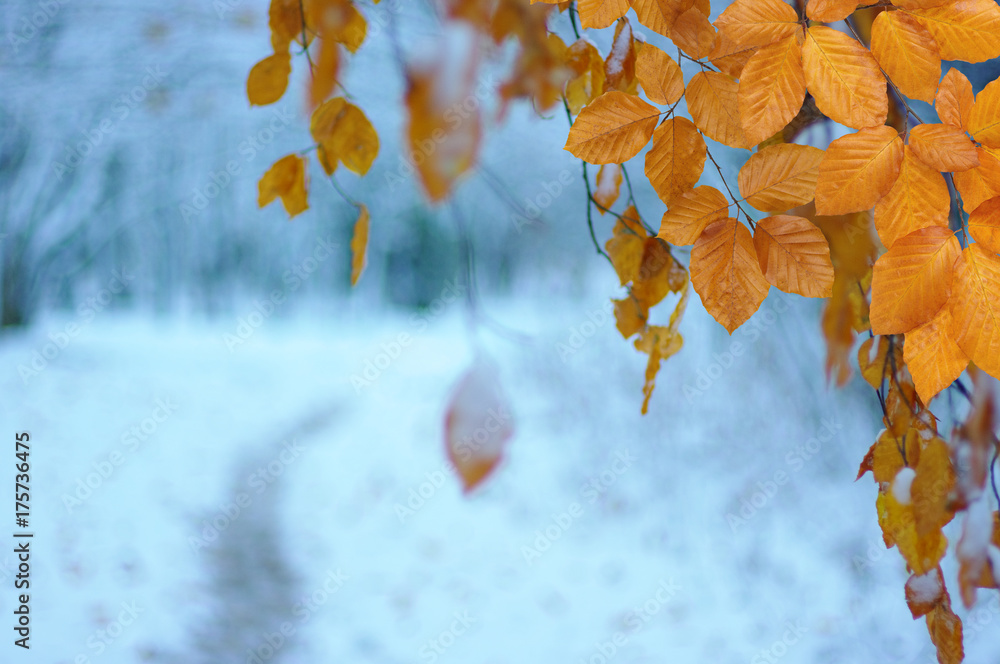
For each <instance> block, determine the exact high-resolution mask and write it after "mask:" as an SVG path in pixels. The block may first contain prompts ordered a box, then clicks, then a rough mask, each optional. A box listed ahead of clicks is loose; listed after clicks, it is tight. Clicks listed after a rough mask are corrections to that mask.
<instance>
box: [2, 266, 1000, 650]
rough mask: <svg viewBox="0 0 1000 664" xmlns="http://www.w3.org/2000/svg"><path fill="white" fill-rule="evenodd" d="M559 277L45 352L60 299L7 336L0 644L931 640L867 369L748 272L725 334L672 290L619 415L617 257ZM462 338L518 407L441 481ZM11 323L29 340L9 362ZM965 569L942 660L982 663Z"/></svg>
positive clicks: (647, 644) (94, 339)
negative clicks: (20, 479)
mask: <svg viewBox="0 0 1000 664" xmlns="http://www.w3.org/2000/svg"><path fill="white" fill-rule="evenodd" d="M602 276H606V277H609V278H608V279H605V280H604V282H603V283H605V284H611V283H612V281H611V280H612V279H613V277H611V276H610V271H608V274H606V275H602ZM583 290H584V291H585V292H586V293H587V295H586V296H584V297H582V298H580V299H578V300H570V299H567V298H555V299H554V300H553V299H552V298H544V297H542V296H541V294H538V295H535V296H533V297H527V296H525V297H520V298H518V299H516V300H511V301H509V302H497V301H488V302H486V303H485V305H486V307H487V309H488V310H489V312H490V313H491V315H493V316H494V317H495V318H496V319H498V320H499V321H501V322H503V323H504V324H505V325H508V326H509V327H511V328H514V329H516V330H517V331H519V332H520V333H522V334H523V335H525V339H523V340H522V339H520V338H518V340H515V341H512V340H509V339H504V338H500V337H498V336H497V335H495V334H493V333H492V332H489V331H484V330H480V331H479V332H478V333H475V334H471V333H470V331H469V327H468V325H467V324H466V320H465V317H464V315H463V313H462V307H461V305H460V304H442V305H441V307H440V309H441V310H440V312H439V313H437V314H431V313H429V312H428V313H426V314H421V315H418V316H417V317H414V316H413V315H412V314H409V313H401V312H392V311H388V312H383V313H380V314H375V313H372V310H371V308H370V307H368V306H365V305H364V303H359V301H358V299H357V298H355V299H354V300H352V301H350V302H348V303H345V304H343V305H342V306H338V307H327V308H325V309H324V308H322V307H316V308H314V310H313V312H312V313H310V314H309V315H306V314H305V313H303V312H304V310H305V308H304V307H303V308H299V309H296V311H297V312H298V313H296V314H295V315H292V316H289V317H287V318H277V317H273V318H271V319H267V320H264V322H263V323H262V324H260V326H259V327H256V328H253V334H252V335H251V336H250V337H249V338H248V339H247V340H246V342H245V343H243V344H241V345H233V344H232V338H229V337H227V336H226V335H235V334H236V333H237V328H238V325H239V319H241V318H242V319H246V320H248V322H258V319H257V318H256V317H254V318H253V321H249V317H250V315H251V313H252V312H253V311H254V310H253V308H247V310H246V311H245V312H244V313H243V314H241V315H234V316H232V317H231V318H225V317H224V318H222V319H219V320H216V321H213V322H204V321H186V322H180V321H177V320H173V319H164V320H157V319H146V318H137V317H123V316H117V315H111V314H107V313H105V314H102V315H99V316H97V317H95V319H94V320H93V321H92V322H89V323H88V324H87V325H85V326H84V327H83V328H82V331H80V332H79V333H78V334H77V335H75V336H73V337H71V338H69V342H68V344H67V345H66V347H65V348H63V349H59V350H58V352H57V353H54V352H53V349H52V348H49V349H47V350H46V347H45V345H46V343H47V342H48V341H49V335H50V334H52V335H53V336H54V337H56V338H59V339H61V337H59V332H60V331H63V330H65V327H66V325H67V324H68V323H73V322H77V323H79V322H80V321H74V319H71V318H48V319H44V320H42V321H40V322H39V323H38V324H37V325H35V326H34V327H32V328H31V329H30V330H29V331H27V332H23V333H20V334H17V335H8V336H6V337H4V338H3V339H2V340H0V394H2V395H3V396H2V398H0V421H2V422H3V423H4V430H5V431H6V433H5V435H7V436H8V437H11V436H12V434H13V432H15V431H20V430H28V431H30V433H31V444H32V448H31V450H32V456H31V463H32V478H31V482H32V512H33V513H32V521H33V523H32V527H33V528H34V531H35V533H36V535H35V539H34V541H33V543H32V546H33V547H34V548H33V552H32V556H33V557H32V571H31V574H32V587H31V590H32V599H31V602H32V625H33V632H32V640H31V645H32V648H31V650H30V652H27V653H25V652H21V651H20V649H16V648H14V647H13V646H12V645H11V644H10V643H8V644H4V646H3V652H4V653H8V654H5V655H3V656H2V657H0V661H4V662H19V661H28V662H39V663H45V664H70V663H73V664H86V663H88V662H93V663H102V664H118V663H132V662H169V663H173V662H185V663H188V662H193V663H202V662H204V663H206V664H207V663H209V662H212V663H221V664H225V663H228V662H233V663H237V662H239V663H245V662H257V663H258V664H260V663H262V662H287V663H299V662H301V663H306V662H308V663H310V664H323V663H326V662H330V663H333V662H337V663H351V664H354V663H358V664H360V663H363V662H373V663H379V664H397V663H404V662H428V663H430V662H442V663H444V662H456V663H462V664H469V663H472V662H481V663H483V664H500V663H501V662H510V663H528V664H543V663H549V662H568V663H570V662H571V663H573V664H576V663H578V662H579V663H586V664H602V663H605V662H620V663H622V664H626V663H640V662H641V663H650V662H665V663H666V662H669V663H676V662H684V663H687V662H691V663H694V662H724V663H727V664H728V663H730V662H732V663H740V662H748V663H751V664H756V663H758V662H773V661H778V660H783V661H788V662H809V663H823V662H880V663H885V662H897V663H900V664H908V663H910V662H919V663H920V664H923V663H924V662H931V661H934V657H933V650H932V648H931V646H930V645H929V640H928V637H927V634H926V630H925V627H924V624H923V620H919V621H914V620H912V619H911V618H910V615H909V612H908V610H907V608H906V604H905V602H904V599H903V583H904V581H905V578H906V575H905V571H904V565H903V562H902V560H901V558H900V557H899V554H898V553H897V552H896V551H895V550H893V551H885V549H884V547H883V546H882V544H881V537H880V533H879V530H878V526H877V524H876V519H875V509H874V497H875V487H874V486H873V485H872V483H871V481H870V479H867V478H866V479H864V480H862V481H860V482H858V483H855V482H854V481H853V480H854V476H855V473H856V469H857V465H858V462H859V461H860V459H861V457H862V456H863V455H864V453H865V451H866V450H867V448H868V446H869V444H870V443H871V441H872V439H873V437H874V435H875V433H876V430H877V429H878V428H879V424H878V418H877V416H876V415H875V413H874V411H873V408H872V399H871V395H870V393H866V392H865V391H864V390H862V389H861V388H860V387H859V386H857V385H854V386H852V387H850V388H848V389H847V390H844V391H837V390H834V389H832V388H827V387H826V386H825V385H824V381H823V380H822V352H823V349H822V345H821V341H820V339H819V338H818V335H817V333H816V330H815V328H816V322H815V321H816V320H817V315H816V314H817V311H816V309H815V305H814V304H809V303H806V302H804V301H803V300H802V299H800V298H793V297H785V296H782V295H781V294H780V293H772V296H771V298H770V299H769V300H768V301H767V302H766V303H765V305H764V307H763V308H762V310H761V311H760V312H758V314H757V315H756V316H755V317H754V319H753V320H752V321H751V323H750V324H748V325H749V326H748V327H747V328H745V329H744V330H740V331H737V333H736V334H735V335H734V336H733V338H732V339H730V338H729V337H728V336H727V335H725V333H724V331H722V330H721V328H720V327H719V326H718V325H716V324H715V323H714V322H712V321H711V320H710V319H709V318H708V316H707V314H705V312H704V310H702V309H701V308H700V306H699V305H698V304H697V302H696V301H695V302H693V303H692V306H691V307H690V308H689V312H688V316H687V319H686V320H685V322H684V324H683V326H682V332H683V333H684V335H685V337H686V345H685V348H684V350H683V351H682V352H681V354H680V355H679V356H677V357H675V358H673V359H671V360H670V361H669V362H667V363H666V364H665V365H664V367H663V369H662V371H661V373H660V377H659V380H658V386H657V388H656V392H655V394H654V396H653V399H652V402H651V406H650V414H649V415H648V416H646V417H642V416H640V415H639V406H640V403H641V397H642V394H641V385H642V373H643V368H644V361H645V356H642V355H640V354H638V353H637V352H636V351H634V349H632V348H631V347H630V344H629V343H627V342H625V341H623V340H622V339H621V337H620V335H618V333H617V331H616V330H615V327H614V323H613V321H610V322H609V321H608V320H607V318H606V315H605V314H603V313H602V310H603V309H604V304H605V302H606V301H607V297H608V296H610V295H614V293H613V292H612V291H611V290H610V286H609V287H608V288H607V289H604V290H602V289H601V288H584V289H583ZM243 331H244V332H246V330H243ZM401 334H407V335H409V336H408V337H405V339H407V340H408V343H405V344H401V345H400V346H399V347H398V348H397V347H395V346H393V344H394V343H399V341H400V335H401ZM574 335H578V336H574ZM63 341H65V339H63ZM734 341H738V342H740V343H741V344H742V345H741V346H740V347H739V349H742V353H740V354H739V355H737V356H734V355H732V354H730V355H727V353H729V352H730V351H731V350H734V347H733V346H732V345H731V344H732V343H733V342H734ZM227 342H229V344H228V346H227ZM560 344H566V346H567V347H578V348H575V349H574V352H573V353H571V354H567V353H566V352H565V348H564V347H563V346H560ZM229 346H232V347H231V348H230V347H229ZM477 348H479V349H481V350H483V351H485V352H487V353H489V354H490V355H492V357H493V358H494V359H495V360H496V362H497V363H498V365H499V366H500V368H501V373H502V380H503V382H504V387H505V390H506V392H507V394H508V396H509V399H510V402H511V405H512V408H511V410H512V413H513V417H514V420H515V427H516V436H515V437H514V439H513V440H512V442H511V444H510V447H509V450H508V455H507V458H506V460H505V461H504V463H503V464H502V465H501V467H500V468H499V470H498V472H497V473H496V474H495V475H494V476H493V477H492V478H491V479H490V480H489V481H488V482H487V483H486V485H485V486H484V487H482V488H481V489H479V490H477V491H475V492H473V494H472V495H471V496H469V497H463V496H462V494H461V491H460V488H459V483H458V481H457V479H456V478H455V477H454V476H453V475H452V474H451V473H450V471H449V470H448V467H447V465H446V462H445V456H444V450H443V445H442V424H443V412H444V408H445V404H446V401H447V398H448V395H449V392H450V390H451V388H452V385H453V384H454V382H455V381H456V380H457V378H458V377H459V375H460V374H461V372H462V371H463V370H464V368H465V367H466V366H467V365H468V364H469V363H470V362H471V360H472V358H473V356H474V353H475V352H476V349H477ZM35 351H39V352H40V353H44V352H47V353H48V354H49V355H50V356H52V355H54V357H52V359H49V360H47V365H46V366H44V367H43V368H42V370H41V371H39V372H38V373H37V374H35V375H31V376H30V377H28V379H27V383H26V384H25V382H24V380H23V379H22V377H21V376H20V375H19V369H18V367H19V366H20V365H25V366H30V365H31V362H32V358H33V353H34V352H35ZM397 351H398V352H397ZM560 351H563V352H560ZM391 355H395V357H390V356H391ZM369 362H371V365H370V366H371V368H369V365H368V363H369ZM36 363H37V361H36ZM723 365H726V366H723ZM37 366H41V363H37ZM379 367H381V368H379ZM366 368H369V371H368V374H367V376H366V375H365V370H366ZM376 374H377V375H376ZM358 377H360V378H363V379H365V380H369V381H370V384H367V385H363V384H362V383H361V382H360V381H358V380H357V378H358ZM352 378H353V379H352ZM699 378H702V380H701V383H700V384H699V383H698V381H699ZM685 385H687V386H689V387H690V388H691V389H689V390H685V389H684V388H685ZM695 390H697V391H698V392H699V393H696V392H695ZM685 394H687V396H685ZM12 448H13V446H12V445H11V446H9V448H8V449H9V450H10V451H9V454H10V458H9V459H8V462H6V463H5V464H4V466H3V467H6V468H8V471H6V472H4V473H3V474H2V478H3V479H2V485H3V486H6V487H9V488H12V487H11V484H12V479H13V478H12V472H13V471H12V466H13V450H12ZM105 476H106V477H105ZM88 483H89V484H90V486H88ZM8 495H9V492H8ZM11 518H12V517H11ZM952 541H954V539H953V540H952ZM5 549H6V550H7V552H9V551H10V550H11V547H5ZM12 560H13V556H12V555H11V554H10V553H5V554H3V555H0V561H2V563H3V564H4V565H5V569H4V571H3V572H2V574H3V575H4V576H5V579H4V580H3V582H2V584H0V588H2V589H3V590H2V591H0V612H2V613H3V615H6V616H8V620H10V616H11V615H12V614H11V612H12V610H13V608H12V603H13V601H14V590H13V588H12V581H13V579H12V578H11V572H10V571H8V570H9V569H10V568H11V567H12V566H13V563H12ZM945 572H946V579H947V581H948V583H949V586H952V587H954V575H955V570H954V569H953V568H952V567H948V566H946V569H945ZM981 596H982V597H983V599H984V601H982V602H981V603H980V605H979V607H978V608H977V609H975V610H974V611H973V612H972V616H971V617H969V616H968V614H966V613H964V612H962V611H961V610H960V613H961V614H962V615H963V618H965V619H966V647H967V651H968V656H967V660H966V661H967V662H969V664H994V663H995V662H997V661H998V659H1000V637H998V634H1000V606H998V604H997V600H996V595H995V594H994V595H993V599H992V603H990V602H987V601H985V599H986V594H985V593H982V594H981ZM956 604H958V602H957V600H956ZM8 634H9V631H8ZM8 638H10V639H11V640H12V638H11V637H10V636H8ZM10 653H12V654H10Z"/></svg>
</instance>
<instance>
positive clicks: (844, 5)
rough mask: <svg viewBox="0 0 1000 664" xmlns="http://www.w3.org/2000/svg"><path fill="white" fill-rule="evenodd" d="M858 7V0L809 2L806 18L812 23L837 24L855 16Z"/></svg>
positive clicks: (816, 0) (812, 0)
mask: <svg viewBox="0 0 1000 664" xmlns="http://www.w3.org/2000/svg"><path fill="white" fill-rule="evenodd" d="M857 6H858V3H857V2H856V0H809V2H808V4H806V16H808V17H809V20H811V21H819V22H820V23H836V22H837V21H843V20H844V19H845V18H847V17H848V16H850V15H851V14H853V13H854V10H855V9H856V8H857Z"/></svg>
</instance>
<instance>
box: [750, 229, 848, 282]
mask: <svg viewBox="0 0 1000 664" xmlns="http://www.w3.org/2000/svg"><path fill="white" fill-rule="evenodd" d="M753 244H754V248H755V249H756V250H757V261H758V262H759V263H760V269H761V272H763V273H764V278H765V279H767V281H768V283H770V284H771V285H772V286H775V287H776V288H778V289H780V290H783V291H785V292H786V293H798V294H799V295H802V296H803V297H830V296H831V295H833V263H831V262H830V245H829V244H827V241H826V237H824V236H823V232H822V231H820V230H819V229H818V228H816V226H814V225H813V224H812V222H810V221H809V220H808V219H803V218H802V217H796V216H793V215H777V216H774V217H766V218H764V219H761V220H760V221H758V222H757V227H756V228H755V229H754V233H753Z"/></svg>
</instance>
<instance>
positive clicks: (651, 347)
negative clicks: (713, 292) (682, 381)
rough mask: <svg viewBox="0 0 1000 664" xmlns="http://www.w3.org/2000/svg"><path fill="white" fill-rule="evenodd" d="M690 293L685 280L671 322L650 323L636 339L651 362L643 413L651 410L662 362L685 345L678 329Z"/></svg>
mask: <svg viewBox="0 0 1000 664" xmlns="http://www.w3.org/2000/svg"><path fill="white" fill-rule="evenodd" d="M690 293H691V288H690V286H689V284H688V282H687V281H686V280H685V282H684V286H683V291H682V293H681V298H680V300H678V301H677V306H675V307H674V311H673V313H672V314H670V324H669V325H668V326H666V327H664V326H662V325H650V326H649V327H647V328H646V329H645V330H644V331H643V333H642V336H641V337H639V338H638V339H636V340H635V348H636V350H638V351H641V352H643V353H648V354H649V362H648V363H647V364H646V383H645V385H643V386H642V393H643V400H642V414H643V415H645V414H646V413H647V411H648V410H649V398H650V397H651V396H653V389H654V388H655V387H656V374H657V373H659V371H660V362H661V361H663V360H666V359H669V358H671V357H673V356H674V355H676V354H677V353H679V352H680V350H681V348H682V347H683V346H684V338H683V337H682V336H681V335H680V332H678V331H677V330H678V328H679V327H680V323H681V318H682V317H683V316H684V310H685V309H686V308H687V302H688V296H689V295H690Z"/></svg>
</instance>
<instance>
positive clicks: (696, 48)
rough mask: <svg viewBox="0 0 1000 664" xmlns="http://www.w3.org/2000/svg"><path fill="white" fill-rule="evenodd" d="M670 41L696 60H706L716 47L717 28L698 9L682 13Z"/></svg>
mask: <svg viewBox="0 0 1000 664" xmlns="http://www.w3.org/2000/svg"><path fill="white" fill-rule="evenodd" d="M670 39H671V41H673V42H674V43H675V44H676V45H677V47H678V48H679V49H681V50H682V51H684V52H685V53H687V54H688V55H689V56H690V57H692V58H694V59H695V60H700V59H701V58H704V57H705V56H707V55H708V54H709V53H711V52H712V48H713V47H714V46H715V39H716V33H715V26H713V25H712V24H711V23H709V21H708V17H707V16H706V15H705V14H704V13H702V11H701V10H700V9H698V8H697V7H691V8H690V9H688V10H687V11H684V12H682V13H681V14H680V15H679V16H678V17H677V20H676V21H674V25H673V27H671V29H670Z"/></svg>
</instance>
